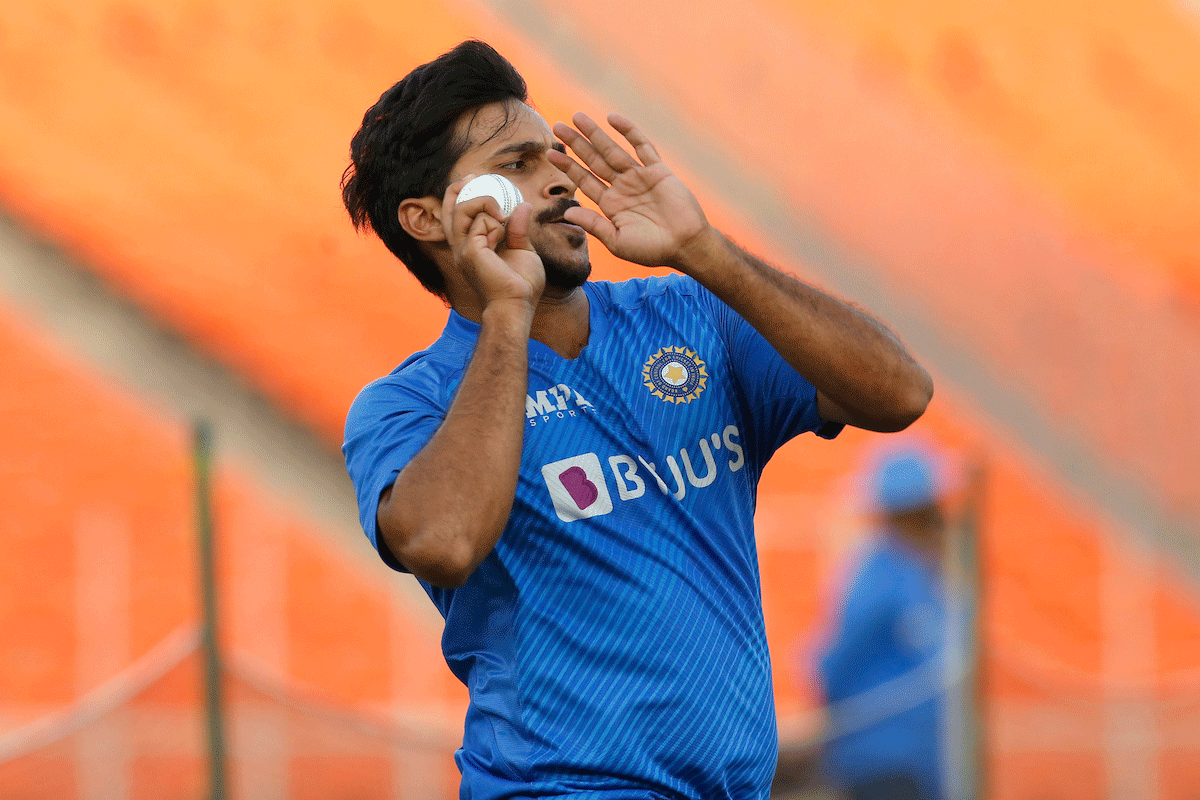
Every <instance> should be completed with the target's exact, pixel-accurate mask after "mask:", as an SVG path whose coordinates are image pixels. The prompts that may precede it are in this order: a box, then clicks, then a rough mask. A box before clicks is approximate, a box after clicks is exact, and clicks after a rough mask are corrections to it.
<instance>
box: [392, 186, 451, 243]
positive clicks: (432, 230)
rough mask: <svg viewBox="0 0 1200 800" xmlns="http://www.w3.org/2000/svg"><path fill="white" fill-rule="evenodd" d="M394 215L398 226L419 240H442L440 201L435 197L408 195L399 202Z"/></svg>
mask: <svg viewBox="0 0 1200 800" xmlns="http://www.w3.org/2000/svg"><path fill="white" fill-rule="evenodd" d="M396 215H397V216H398V217H399V219H400V227H402V228H404V230H405V232H406V233H408V235H409V236H411V237H413V238H414V239H416V240H417V241H419V242H444V241H446V232H445V231H443V230H442V201H441V200H439V199H438V198H436V197H410V198H408V199H406V200H403V201H401V202H400V208H399V209H398V210H397V212H396Z"/></svg>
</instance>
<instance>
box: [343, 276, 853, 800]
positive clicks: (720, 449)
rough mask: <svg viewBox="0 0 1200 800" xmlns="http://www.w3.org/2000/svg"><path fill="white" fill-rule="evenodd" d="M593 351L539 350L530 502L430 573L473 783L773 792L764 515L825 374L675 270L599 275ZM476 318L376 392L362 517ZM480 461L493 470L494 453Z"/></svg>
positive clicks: (420, 423) (532, 375)
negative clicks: (462, 564) (612, 277)
mask: <svg viewBox="0 0 1200 800" xmlns="http://www.w3.org/2000/svg"><path fill="white" fill-rule="evenodd" d="M584 289H585V291H586V292H587V297H588V301H589V305H590V321H591V331H590V336H589V340H588V345H587V347H585V348H584V350H583V352H582V353H581V354H580V355H579V357H578V358H575V359H573V360H568V359H564V358H562V357H561V356H559V355H558V354H556V353H555V352H553V351H552V350H551V349H550V348H548V347H546V346H545V345H543V344H541V343H540V342H537V341H530V343H529V388H528V395H527V397H526V408H525V416H526V430H525V441H524V446H523V449H522V455H521V471H520V478H519V481H518V486H517V491H516V499H515V502H514V504H513V509H512V515H511V517H510V519H509V522H508V526H507V527H506V528H505V530H504V533H503V534H502V535H501V537H500V540H499V542H498V543H497V545H496V547H495V549H494V550H493V551H492V552H491V553H490V554H489V555H488V556H487V557H486V558H485V559H484V561H483V563H482V564H480V566H479V567H478V569H477V570H476V571H475V572H474V573H473V574H472V575H471V577H470V578H469V579H468V580H467V582H466V583H465V584H464V585H462V586H461V587H459V588H457V589H439V588H436V587H433V586H430V585H428V584H425V590H426V592H427V593H428V594H429V596H430V598H431V599H432V600H433V602H434V603H435V604H436V605H437V607H438V609H439V610H440V611H441V613H442V616H443V617H445V620H446V627H445V634H444V636H443V638H442V649H443V652H444V653H445V657H446V662H447V664H448V665H449V666H450V669H451V670H452V671H453V672H454V674H455V675H456V676H458V678H459V679H460V680H462V681H463V683H464V684H466V686H467V688H468V689H469V692H470V697H471V703H470V707H469V709H468V711H467V719H466V727H465V732H464V737H463V746H462V748H461V749H460V750H459V751H458V752H457V754H456V759H457V762H458V765H459V768H460V769H461V770H462V776H463V779H462V784H461V796H462V797H463V798H464V799H469V800H498V798H508V797H545V796H555V795H569V794H575V793H582V792H587V793H589V794H593V795H597V796H600V797H609V798H653V797H672V798H675V797H680V798H697V799H698V798H705V800H718V799H719V798H738V800H744V798H765V797H766V796H767V794H768V791H769V788H770V783H771V779H772V776H773V774H774V769H775V761H776V753H777V747H778V742H777V735H776V730H775V708H774V696H773V692H772V687H771V669H770V660H769V656H768V652H767V640H766V633H765V628H764V625H763V618H762V603H761V595H760V589H759V576H758V561H757V555H756V550H755V542H754V531H753V516H754V507H755V492H756V486H757V483H758V478H759V475H760V473H761V471H762V468H763V465H764V464H765V463H766V461H767V459H768V458H769V457H770V455H771V454H772V453H773V452H774V451H775V450H776V449H777V448H778V447H779V446H780V445H782V444H783V443H784V442H786V441H787V440H788V439H790V438H792V437H793V436H795V435H797V434H799V433H801V432H804V431H816V432H818V433H819V434H820V435H822V436H825V437H827V438H832V437H833V436H836V435H837V433H838V432H839V431H840V430H841V426H840V425H835V424H827V423H823V422H822V420H821V419H820V418H819V416H818V414H817V408H816V390H815V389H814V388H813V386H812V385H811V384H810V383H809V382H808V381H807V380H805V379H804V378H803V377H801V376H800V375H798V374H797V373H796V372H795V371H794V370H793V369H792V368H791V367H789V366H788V365H787V364H786V363H785V362H784V361H783V360H782V359H781V358H780V357H779V355H778V354H777V353H776V352H775V351H774V349H772V348H771V347H770V346H769V345H768V344H767V343H766V342H765V341H764V340H763V339H762V337H761V336H760V335H759V334H758V333H757V332H756V331H754V330H753V328H751V327H750V326H749V325H748V324H747V323H746V322H745V321H744V320H742V319H741V317H739V316H738V315H737V314H735V313H734V312H733V311H732V310H731V309H729V308H728V307H727V306H726V305H725V304H723V303H721V302H720V301H719V300H717V299H716V298H715V297H714V296H713V295H712V294H710V293H709V292H708V291H707V290H706V289H704V288H703V287H701V286H700V285H699V284H698V283H696V282H695V281H693V280H691V279H690V278H685V277H683V276H680V275H671V276H667V277H656V278H650V279H646V280H635V281H627V282H624V283H616V284H610V283H588V284H586V285H585V287H584ZM478 331H479V326H478V325H476V324H474V323H472V322H469V321H468V320H466V319H464V318H463V317H461V316H459V315H458V314H456V313H453V312H451V315H450V319H449V321H448V323H447V325H446V328H445V331H444V332H443V333H442V336H441V337H440V338H439V339H438V340H437V341H436V342H435V343H434V344H433V345H432V346H431V347H429V349H427V350H425V351H423V352H420V353H417V354H415V355H413V356H412V357H411V358H409V359H408V360H407V361H405V362H404V363H403V364H402V365H401V366H400V367H399V368H397V369H396V370H395V371H394V372H393V373H391V374H390V375H388V376H387V377H384V378H382V379H380V380H377V381H375V382H373V383H371V384H370V385H368V386H367V387H366V388H365V389H363V391H362V392H361V393H360V395H359V396H358V398H357V399H356V400H355V402H354V404H353V407H352V408H351V410H350V414H349V418H348V420H347V424H346V442H345V446H344V448H343V450H344V453H345V456H346V463H347V466H348V469H349V471H350V475H351V477H352V478H353V480H354V484H355V487H356V491H357V493H358V503H359V508H360V513H361V519H362V524H363V528H364V530H365V531H366V533H367V535H368V536H369V537H370V539H371V542H372V543H373V544H374V545H375V546H376V548H377V549H378V550H379V552H380V554H381V556H382V557H383V558H384V560H385V561H387V562H388V563H389V564H391V565H392V566H393V567H397V568H399V565H398V564H397V563H396V561H395V559H394V557H392V556H391V554H390V553H389V552H388V551H387V547H386V545H384V544H382V543H381V541H380V539H379V537H378V535H377V530H376V518H375V517H376V510H377V507H378V500H379V496H380V493H381V492H382V491H383V490H384V489H385V488H386V487H387V486H389V485H390V484H391V483H392V482H393V481H394V480H395V477H396V475H397V474H398V472H399V471H400V470H401V469H403V467H404V466H405V464H407V463H408V461H409V460H410V459H411V458H412V457H413V456H414V455H415V454H416V453H417V452H419V451H420V449H421V448H422V447H424V445H425V444H426V442H428V441H429V439H430V438H431V437H432V435H433V434H434V432H435V431H436V430H437V428H438V426H439V425H440V424H441V422H442V420H443V419H444V418H445V414H446V410H447V408H448V407H449V405H450V403H451V401H452V399H453V397H454V393H455V391H456V389H457V387H458V384H459V382H460V381H461V379H462V375H463V373H464V371H465V369H466V367H467V364H468V362H469V360H470V357H471V354H472V350H473V347H474V344H475V341H476V338H477V335H478ZM479 469H480V472H481V473H483V472H485V471H486V470H487V469H488V465H487V464H480V465H479Z"/></svg>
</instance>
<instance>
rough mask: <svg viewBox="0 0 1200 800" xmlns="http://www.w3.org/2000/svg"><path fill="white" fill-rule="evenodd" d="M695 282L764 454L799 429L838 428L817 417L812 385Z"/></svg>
mask: <svg viewBox="0 0 1200 800" xmlns="http://www.w3.org/2000/svg"><path fill="white" fill-rule="evenodd" d="M696 286H697V290H698V296H699V298H700V300H701V302H703V303H704V304H705V305H706V306H707V308H708V312H709V314H710V315H711V316H712V318H713V320H714V322H715V324H716V326H717V329H718V331H719V333H720V336H721V338H722V339H723V340H724V342H725V346H726V347H727V348H728V349H729V355H730V361H731V363H732V365H733V373H734V379H735V380H736V381H737V383H738V388H739V390H740V391H741V394H742V396H743V397H744V398H746V401H747V405H748V406H749V410H750V413H751V414H752V415H753V416H754V419H755V422H756V427H757V432H758V436H759V437H760V439H761V444H762V446H763V447H764V450H765V452H764V455H769V454H770V453H773V452H774V451H775V450H777V449H779V448H780V447H781V446H783V444H784V443H785V442H787V441H788V440H789V439H792V438H794V437H795V436H798V435H799V434H801V433H808V432H810V431H811V432H813V433H815V434H816V435H817V436H820V437H821V438H823V439H832V438H834V437H835V436H837V435H838V434H839V433H841V432H842V428H844V427H845V425H843V424H841V423H838V422H827V421H825V420H823V419H821V416H820V414H819V413H818V411H817V389H816V387H815V386H813V385H812V384H811V383H809V382H808V379H807V378H805V377H804V376H803V375H801V374H800V373H798V372H797V371H796V370H795V369H793V368H792V366H791V365H790V364H788V363H787V362H786V361H785V360H784V359H783V356H781V355H779V353H778V352H776V350H775V348H774V347H772V346H771V344H770V343H769V342H767V340H766V339H764V338H763V336H762V334H761V333H759V332H758V331H757V330H755V329H754V326H752V325H751V324H750V323H748V322H746V320H744V319H742V317H741V315H739V314H738V313H737V312H736V311H734V310H733V309H732V308H730V307H729V306H727V305H726V304H725V303H723V302H721V301H720V300H719V299H717V297H716V296H715V295H713V294H712V292H710V291H708V290H707V289H705V288H704V287H703V286H700V285H699V284H696Z"/></svg>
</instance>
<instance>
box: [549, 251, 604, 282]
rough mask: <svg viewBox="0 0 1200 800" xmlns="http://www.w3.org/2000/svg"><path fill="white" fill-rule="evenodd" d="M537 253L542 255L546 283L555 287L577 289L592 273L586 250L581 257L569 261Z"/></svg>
mask: <svg viewBox="0 0 1200 800" xmlns="http://www.w3.org/2000/svg"><path fill="white" fill-rule="evenodd" d="M539 255H541V256H542V267H543V268H545V270H546V285H547V286H553V287H554V288H555V289H577V288H579V287H580V286H583V284H585V283H587V279H588V277H589V276H590V275H591V274H592V262H591V261H589V260H588V258H587V253H586V251H585V252H584V254H583V258H582V259H573V260H570V261H567V260H564V259H557V258H554V257H553V256H547V255H543V254H541V253H539Z"/></svg>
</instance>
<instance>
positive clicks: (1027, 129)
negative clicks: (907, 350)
mask: <svg viewBox="0 0 1200 800" xmlns="http://www.w3.org/2000/svg"><path fill="white" fill-rule="evenodd" d="M469 37H478V38H483V39H485V40H487V41H489V42H491V43H492V44H494V45H495V46H496V47H497V48H498V49H500V51H501V52H503V53H505V54H506V55H507V56H508V57H509V58H510V59H511V60H512V61H513V62H514V63H515V64H516V65H517V66H518V68H520V69H521V70H522V71H523V72H524V74H525V75H526V77H527V79H528V80H529V83H530V88H531V93H532V97H533V99H534V101H535V103H536V104H537V106H538V107H539V109H540V110H541V111H542V113H543V115H544V116H546V117H547V118H548V119H550V120H551V121H553V120H556V119H566V118H568V117H569V114H570V113H571V112H573V111H575V110H584V111H587V112H589V113H591V114H593V115H596V114H603V113H605V112H606V111H608V110H620V111H622V112H623V113H625V114H627V115H629V116H631V117H632V118H634V119H635V120H637V121H639V122H640V123H641V124H642V126H643V127H644V128H645V129H646V130H647V132H648V133H649V134H650V135H651V136H652V137H653V138H654V139H655V140H656V141H657V142H658V143H659V144H660V149H661V150H662V151H663V153H664V156H665V157H666V158H667V159H668V160H669V163H672V164H674V165H675V166H676V167H677V169H678V171H679V172H680V173H681V174H682V175H683V176H684V177H685V179H687V180H688V181H689V182H690V184H691V185H692V186H693V187H694V188H695V190H696V191H697V193H698V194H699V195H700V197H701V199H702V201H703V202H704V203H705V206H706V208H707V209H708V211H709V213H710V216H711V217H712V218H713V219H714V220H715V221H716V222H717V224H718V225H719V226H721V227H722V228H723V229H725V230H727V231H729V232H731V234H732V235H733V236H734V237H735V238H737V239H738V240H740V241H741V242H743V243H744V244H746V245H747V246H749V247H750V248H751V249H754V250H756V251H758V252H760V253H762V254H764V255H766V256H767V257H768V258H769V259H770V260H772V261H773V262H774V263H776V264H779V265H780V266H782V267H784V268H786V269H790V270H793V271H795V272H796V273H798V274H800V275H802V276H804V277H806V278H808V279H810V280H813V281H815V282H817V283H819V284H820V285H823V286H825V287H827V288H829V289H830V290H832V291H834V292H836V293H839V294H842V295H843V296H847V297H850V298H852V299H854V300H855V301H857V302H860V303H862V304H863V305H865V306H866V307H867V308H869V309H871V310H872V311H874V312H876V313H877V314H879V315H880V316H881V317H882V318H883V319H885V320H887V321H888V322H889V323H890V324H892V325H893V326H894V327H895V328H896V329H897V331H898V332H899V333H900V334H901V335H902V337H903V338H904V339H905V340H906V341H907V342H908V344H909V345H910V346H911V347H912V349H913V350H914V351H915V352H916V353H917V354H918V355H919V356H920V357H921V358H922V360H923V361H924V362H925V363H926V364H928V365H929V366H930V367H931V368H932V371H933V372H934V374H935V379H936V381H937V384H938V394H937V397H936V398H935V400H934V403H933V405H932V407H931V409H930V411H929V413H928V415H927V417H926V418H925V419H924V420H923V421H922V422H921V423H920V428H921V430H922V431H923V432H924V433H925V434H926V435H928V436H931V437H933V438H935V439H936V440H937V441H938V442H939V444H940V445H941V446H942V447H944V448H945V449H947V450H949V451H952V452H955V453H958V454H960V455H961V456H962V458H963V459H964V461H966V462H973V461H976V460H980V459H982V460H983V461H985V462H986V464H987V476H988V479H987V484H986V487H985V491H984V493H983V495H982V498H983V500H982V506H981V511H980V524H979V526H978V532H979V543H980V544H979V548H980V564H981V575H982V586H983V587H984V591H983V594H982V596H981V598H980V603H981V608H982V616H981V620H980V629H979V630H980V637H981V643H982V646H981V653H982V660H981V664H980V676H981V677H980V687H981V688H980V699H981V703H980V708H981V717H980V719H981V724H982V734H983V735H982V741H983V743H984V746H983V765H984V773H985V781H984V784H983V785H984V790H983V792H982V795H981V796H986V797H988V798H996V800H1094V799H1095V798H1114V800H1115V799H1116V798H1120V799H1121V800H1193V798H1198V797H1200V592H1198V588H1197V587H1198V582H1200V538H1198V537H1200V490H1198V488H1197V487H1198V486H1200V415H1198V414H1197V413H1196V405H1197V401H1200V189H1198V187H1200V7H1198V6H1197V5H1196V4H1195V2H1194V0H1089V2H1083V0H1051V2H1036V3H1035V2H1028V1H1027V0H1008V1H1007V2H995V1H994V0H987V2H965V0H923V2H920V3H911V2H904V1H903V0H743V2H739V3H737V4H726V3H718V2H712V0H694V2H692V3H690V4H688V5H686V6H681V5H679V4H678V3H676V2H672V1H669V0H637V1H636V2H634V0H609V1H608V2H604V3H571V4H560V3H556V4H549V3H544V4H543V3H542V2H539V0H470V1H469V0H426V2H422V3H413V2H408V0H388V1H387V2H385V1H384V0H291V2H275V1H274V0H19V1H18V0H7V1H6V2H4V3H2V4H0V289H2V291H0V376H2V381H3V382H2V384H0V386H2V388H0V412H2V413H0V507H2V508H3V514H2V515H0V545H2V547H3V552H4V555H3V557H2V558H0V576H2V577H0V797H4V798H21V799H23V800H24V799H28V800H34V799H35V798H37V799H39V800H40V799H41V798H75V797H77V798H87V799H89V800H91V799H96V800H100V799H101V798H103V799H104V800H109V799H112V800H117V799H119V798H120V799H123V798H198V797H202V796H205V795H206V793H207V791H208V780H209V778H208V762H207V753H208V751H207V743H206V738H205V727H204V725H205V723H204V715H203V710H204V695H203V689H202V686H203V681H202V677H203V662H202V658H201V650H200V625H201V614H200V612H201V601H200V588H199V586H200V579H199V576H200V573H199V568H198V566H197V565H198V555H197V552H198V551H197V544H196V521H195V520H196V515H195V510H194V502H195V501H194V487H193V480H194V476H193V470H192V453H191V434H190V425H191V422H192V420H194V419H197V418H204V419H208V420H210V421H211V422H212V424H213V426H214V430H215V432H216V446H217V453H218V458H217V464H218V466H217V470H216V475H215V478H214V481H215V483H214V493H215V513H216V532H217V545H216V555H217V574H218V587H219V603H218V607H219V610H220V633H221V642H222V646H223V651H224V656H225V663H224V675H225V682H224V691H225V701H226V726H227V732H228V744H227V747H228V753H229V782H230V794H231V796H233V797H237V798H245V799H246V800H275V799H277V798H298V799H299V798H330V799H331V800H338V799H341V798H344V799H345V800H354V799H356V798H405V799H406V800H407V799H408V798H412V800H433V799H434V798H449V797H453V796H455V794H456V778H457V773H456V771H455V769H454V765H453V760H452V755H451V754H452V752H453V749H454V747H455V746H456V743H457V741H458V739H459V736H460V732H461V720H462V714H463V710H464V707H465V694H464V691H463V689H462V687H461V686H459V685H458V684H457V683H456V682H455V681H454V679H453V678H452V676H451V675H450V674H449V672H448V670H447V669H446V668H445V666H444V664H443V662H442V660H441V657H440V652H439V647H438V639H439V625H438V622H439V620H437V619H436V618H435V616H434V612H433V610H432V607H431V605H430V604H429V603H428V602H427V601H426V600H425V599H424V596H423V595H422V594H421V593H420V591H419V589H418V588H417V587H416V585H415V583H414V582H412V581H411V580H408V579H403V578H398V577H397V576H395V575H393V574H390V573H389V571H388V570H387V569H386V568H385V567H383V566H382V564H380V563H379V562H378V560H377V559H376V557H375V556H374V554H373V553H372V552H371V551H370V549H369V546H368V544H367V542H366V540H365V538H364V537H363V536H362V535H361V533H360V532H359V531H358V528H357V520H356V514H355V511H354V508H353V500H352V497H351V493H350V490H349V487H348V485H347V481H346V479H345V476H344V470H343V468H342V465H341V459H340V455H339V453H338V446H339V445H340V441H341V427H342V421H343V418H344V413H345V410H346V409H347V407H348V405H349V403H350V401H351V399H352V398H353V396H354V394H355V393H356V392H357V390H358V389H359V388H360V387H361V386H362V385H363V384H364V383H366V382H367V381H368V380H370V379H372V378H374V377H376V376H378V375H381V374H383V373H385V372H387V371H389V370H390V369H391V368H392V367H393V366H394V365H395V364H396V363H398V362H399V361H400V359H401V358H402V357H404V356H405V355H407V354H408V353H409V352H410V351H412V350H414V349H417V348H419V347H420V346H422V345H424V344H425V343H427V342H428V341H430V340H432V339H433V338H434V337H435V336H436V334H437V332H438V331H439V330H440V328H441V325H442V321H443V319H444V309H443V308H442V307H441V305H440V304H439V303H438V302H437V301H436V300H434V299H433V298H431V297H429V296H427V295H426V294H425V293H424V292H422V291H420V290H419V287H418V285H417V284H416V282H415V281H414V280H412V279H410V278H409V277H408V275H407V273H406V271H405V270H404V269H403V268H402V267H401V266H400V265H399V264H397V263H396V262H395V261H394V260H393V259H392V258H391V256H390V255H389V254H388V253H387V252H386V251H385V250H384V248H383V247H382V246H381V245H379V243H378V242H376V241H374V240H372V239H368V238H364V237H358V236H356V235H355V234H354V233H353V231H352V230H351V228H350V226H349V224H348V222H347V221H346V219H345V215H344V212H343V211H342V209H341V207H340V203H339V196H338V191H337V183H338V180H339V177H340V175H341V172H342V170H343V168H344V167H345V164H346V151H347V146H348V142H349V138H350V136H351V134H352V133H353V131H354V130H355V129H356V128H357V126H358V123H359V121H360V119H361V116H362V113H363V111H364V110H365V109H366V108H367V107H368V106H369V105H370V104H371V103H372V102H373V101H374V100H375V99H376V98H377V97H378V95H379V94H380V93H381V92H382V91H383V89H384V88H386V87H387V86H389V85H390V84H391V83H392V82H394V81H395V80H397V79H399V78H400V77H401V76H403V75H404V74H405V73H406V72H407V71H408V70H409V69H410V68H411V67H413V66H415V65H416V64H418V63H421V62H424V61H426V60H428V59H430V58H432V57H434V56H435V55H437V54H439V53H441V52H443V51H444V50H446V49H448V48H449V47H450V46H452V45H453V44H455V43H456V42H458V41H460V40H462V39H464V38H469ZM595 249H599V248H595ZM631 274H634V273H633V272H632V271H631V270H629V269H626V268H624V267H622V266H621V265H619V264H617V263H614V262H613V261H612V260H610V259H609V258H607V257H606V254H601V253H597V254H596V275H597V277H600V278H621V277H625V276H628V275H631ZM872 441H873V437H870V436H867V435H865V434H861V433H857V432H852V431H851V432H847V433H846V434H845V435H843V437H841V438H840V439H839V440H838V441H837V442H836V443H834V444H832V445H829V444H820V443H817V442H815V441H814V442H807V441H806V442H794V443H792V444H791V445H789V446H788V447H787V448H785V450H784V451H782V452H781V453H780V454H779V455H778V457H777V458H776V460H775V462H774V463H773V464H772V466H771V468H770V469H769V471H768V473H767V475H766V477H765V479H764V483H763V485H762V489H761V497H760V509H759V515H758V525H759V528H758V533H759V544H760V558H761V567H762V574H763V602H764V607H765V613H766V619H767V625H768V631H769V635H770V639H771V644H772V650H773V654H774V658H775V675H776V691H777V696H778V708H779V716H780V729H781V734H782V736H783V738H784V740H785V741H786V742H789V743H797V742H801V743H802V742H809V743H811V742H814V741H818V740H819V738H820V736H821V713H820V709H819V706H818V699H817V696H816V694H815V691H814V689H813V686H812V676H811V663H810V661H809V659H808V657H807V655H806V654H807V653H809V652H810V650H811V646H812V643H813V642H814V641H815V639H816V638H817V636H818V635H819V631H820V630H821V626H822V624H823V621H824V619H825V617H826V616H827V614H828V599H829V592H830V587H831V586H832V585H834V583H835V578H836V576H837V574H838V571H839V568H840V565H841V564H843V563H844V559H845V557H846V556H847V554H849V553H850V552H852V551H853V549H854V548H855V547H856V546H857V544H858V543H859V542H860V540H861V537H862V535H863V525H862V513H861V503H860V502H859V498H858V497H857V493H856V490H855V482H854V471H855V468H856V465H857V464H858V460H859V457H860V456H861V454H862V453H863V452H864V449H865V448H867V447H869V446H870V444H871V443H872Z"/></svg>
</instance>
